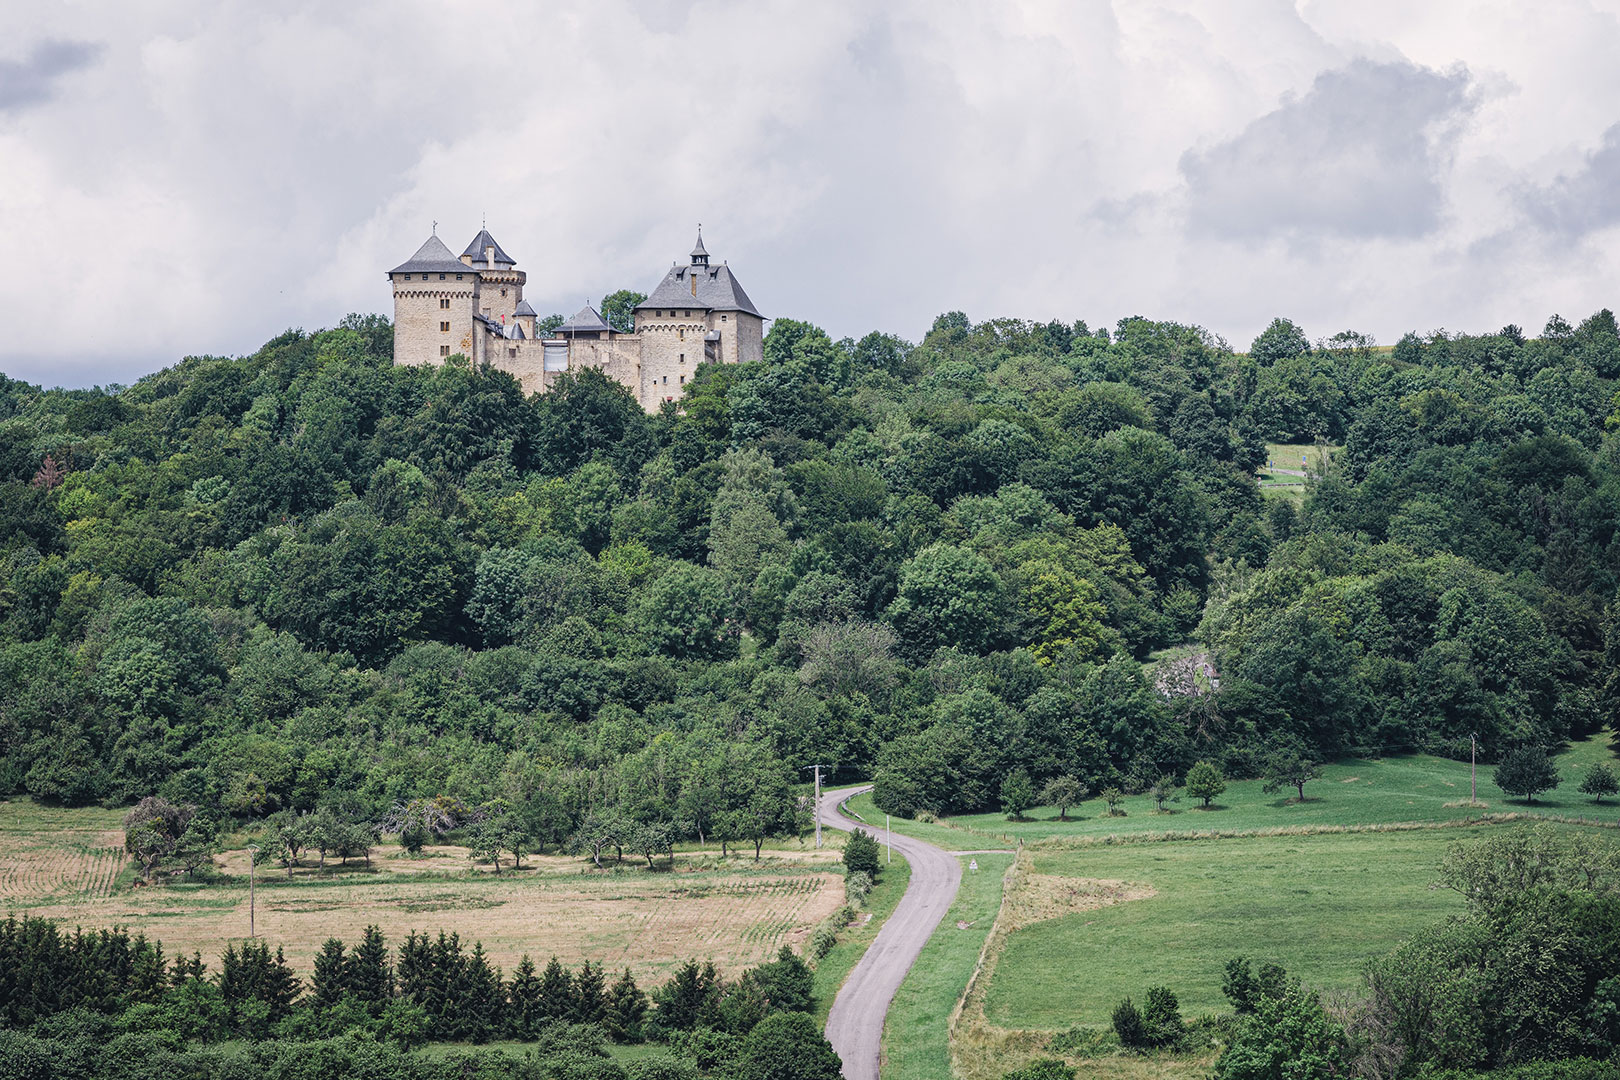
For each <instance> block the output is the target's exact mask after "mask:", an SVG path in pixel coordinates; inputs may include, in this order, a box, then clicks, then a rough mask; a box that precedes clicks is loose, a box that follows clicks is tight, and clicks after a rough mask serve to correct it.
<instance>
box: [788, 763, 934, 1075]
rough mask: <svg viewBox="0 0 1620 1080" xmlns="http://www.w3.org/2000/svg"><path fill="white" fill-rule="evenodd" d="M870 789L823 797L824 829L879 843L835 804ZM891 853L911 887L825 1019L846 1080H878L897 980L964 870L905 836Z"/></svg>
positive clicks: (878, 831) (924, 940)
mask: <svg viewBox="0 0 1620 1080" xmlns="http://www.w3.org/2000/svg"><path fill="white" fill-rule="evenodd" d="M868 787H870V785H864V786H861V787H852V788H840V789H838V790H836V791H827V792H823V793H822V796H821V805H820V806H819V807H818V808H817V812H818V814H819V815H820V817H821V822H822V824H823V825H830V826H832V827H833V828H835V829H844V830H846V831H848V830H851V829H855V828H857V827H864V828H867V829H868V830H869V831H871V832H872V833H873V835H875V836H877V837H878V838H879V839H880V840H881V839H882V830H881V829H874V828H872V827H871V826H869V825H868V826H862V825H861V823H860V822H857V821H852V820H851V819H849V818H846V817H844V816H843V815H842V814H840V813H839V812H838V804H839V803H841V802H843V801H844V800H846V799H848V798H850V797H851V796H852V795H856V794H858V793H860V792H862V791H865V790H867V788H868ZM894 849H895V850H896V851H898V852H899V853H900V854H902V855H904V856H905V857H906V859H907V861H909V862H910V863H911V884H910V885H908V886H907V887H906V894H905V896H903V897H901V898H900V903H899V905H898V906H896V907H895V909H894V914H893V915H890V916H889V921H888V922H886V923H884V924H883V929H882V930H880V931H878V936H877V940H875V941H873V942H872V946H871V948H869V949H867V950H866V955H865V956H863V957H861V962H860V963H859V964H856V965H855V970H854V971H852V972H850V974H849V978H848V979H846V980H845V981H844V985H843V988H842V989H840V990H839V991H838V996H837V997H836V998H834V999H833V1005H832V1012H831V1013H830V1014H829V1015H828V1016H827V1041H828V1042H830V1043H832V1046H833V1049H834V1050H836V1051H838V1056H839V1057H840V1058H842V1059H843V1062H844V1076H845V1078H846V1080H877V1075H878V1056H879V1053H880V1051H881V1049H882V1046H883V1020H884V1017H885V1016H887V1015H888V1012H889V1002H890V1001H892V1000H893V999H894V992H895V991H896V990H898V989H899V988H900V983H901V980H903V979H904V978H905V977H906V972H908V971H910V970H911V965H912V964H913V963H915V962H916V960H917V956H918V954H919V953H921V952H922V948H923V946H924V945H925V944H927V943H928V938H929V937H930V935H932V934H933V932H934V928H935V927H936V926H938V925H939V921H940V920H941V919H942V918H944V917H945V911H946V909H947V908H949V907H950V906H951V901H952V900H954V899H955V898H956V890H957V887H958V886H959V885H960V884H961V883H962V864H961V863H960V862H958V861H957V858H956V856H955V855H953V854H950V853H948V852H946V851H944V850H942V849H940V848H937V847H935V846H934V845H932V844H925V843H923V842H922V841H921V840H913V839H911V838H910V837H908V836H900V835H898V834H896V835H895V837H894Z"/></svg>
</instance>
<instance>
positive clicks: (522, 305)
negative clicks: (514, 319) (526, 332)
mask: <svg viewBox="0 0 1620 1080" xmlns="http://www.w3.org/2000/svg"><path fill="white" fill-rule="evenodd" d="M512 314H513V315H534V314H535V310H534V307H533V306H532V305H531V304H530V303H529V302H528V301H527V300H519V301H518V306H517V310H515V311H513V312H512ZM536 317H538V316H536Z"/></svg>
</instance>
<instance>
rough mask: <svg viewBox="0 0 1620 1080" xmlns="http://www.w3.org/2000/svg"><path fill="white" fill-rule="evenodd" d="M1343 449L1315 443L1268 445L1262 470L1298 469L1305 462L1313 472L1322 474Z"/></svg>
mask: <svg viewBox="0 0 1620 1080" xmlns="http://www.w3.org/2000/svg"><path fill="white" fill-rule="evenodd" d="M1342 449H1344V448H1343V447H1342V446H1317V445H1316V444H1315V443H1267V444H1266V462H1267V464H1266V465H1263V466H1261V470H1262V471H1264V470H1265V469H1267V468H1277V469H1298V468H1300V467H1301V462H1302V461H1303V462H1304V463H1305V465H1306V467H1308V468H1309V469H1311V471H1313V472H1321V471H1322V470H1323V469H1324V468H1325V467H1326V465H1327V463H1328V462H1329V461H1331V460H1332V459H1333V458H1334V457H1336V456H1337V455H1338V453H1339V451H1340V450H1342Z"/></svg>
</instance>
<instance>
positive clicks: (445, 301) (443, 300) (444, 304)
mask: <svg viewBox="0 0 1620 1080" xmlns="http://www.w3.org/2000/svg"><path fill="white" fill-rule="evenodd" d="M449 306H450V298H449V297H448V296H444V297H440V298H439V307H441V308H448V307H449Z"/></svg>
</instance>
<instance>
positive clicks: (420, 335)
mask: <svg viewBox="0 0 1620 1080" xmlns="http://www.w3.org/2000/svg"><path fill="white" fill-rule="evenodd" d="M388 280H389V283H390V285H391V286H392V287H393V291H394V363H396V364H439V363H443V362H444V361H445V360H446V359H447V358H448V357H451V356H454V355H456V354H458V353H460V354H462V355H465V356H467V357H468V358H470V359H471V360H472V361H473V362H474V363H478V364H488V365H490V366H491V367H495V368H499V369H500V370H502V371H508V372H511V373H512V375H514V376H515V377H516V378H517V380H518V382H519V383H520V384H521V385H522V386H523V389H524V392H525V393H536V392H538V393H544V392H545V391H547V390H549V389H550V388H551V385H552V384H553V383H554V382H555V380H556V378H557V376H558V375H560V374H561V373H563V372H566V371H580V370H583V369H585V368H596V369H597V370H599V371H601V372H602V373H604V374H605V375H607V376H608V377H610V378H612V379H616V380H618V381H619V382H621V383H623V384H624V385H625V386H628V387H629V388H630V390H631V392H632V393H634V394H635V395H636V398H637V400H639V401H640V402H641V407H642V408H644V409H646V410H647V411H648V412H656V411H658V409H659V407H660V406H662V405H663V403H664V402H666V401H677V400H679V399H680V397H681V395H682V393H683V392H684V388H685V386H686V382H687V380H688V379H689V378H691V376H692V372H693V371H694V369H696V367H697V365H698V364H700V363H703V362H705V361H707V362H710V363H721V364H738V363H746V362H748V361H754V360H759V359H761V358H762V356H763V355H764V338H765V319H764V316H762V315H761V314H760V313H759V309H758V308H756V307H755V306H754V302H753V301H752V300H751V299H749V297H748V293H747V292H745V291H744V290H743V287H742V285H741V283H740V282H738V281H737V279H736V277H735V276H733V274H732V272H731V268H730V267H729V266H727V265H726V264H725V263H724V262H722V263H720V264H719V265H718V266H715V265H711V264H710V262H709V253H708V251H707V249H705V248H704V246H703V234H702V230H699V232H698V239H697V244H696V246H694V247H693V249H692V253H691V255H690V262H688V263H685V264H676V265H675V266H672V267H671V268H670V269H669V271H668V273H666V274H665V275H664V278H663V280H662V281H660V282H659V283H658V284H657V285H656V286H655V287H654V288H653V291H652V292H651V293H650V294H649V295H648V297H647V299H646V300H644V301H642V302H641V303H640V304H639V305H637V307H636V311H635V328H634V329H633V330H632V331H631V332H630V333H621V332H620V331H617V330H614V329H613V328H612V327H610V326H609V325H608V324H607V322H606V320H604V319H603V318H602V316H601V313H600V312H598V311H597V310H596V309H595V308H593V307H590V306H589V305H587V306H586V307H584V308H582V309H581V310H580V311H578V312H576V313H575V314H574V315H573V316H572V317H570V318H569V319H568V320H567V321H565V322H564V323H563V324H562V325H561V326H559V327H557V329H556V330H555V331H553V332H552V333H551V334H549V335H545V336H538V335H537V321H538V320H537V317H536V313H535V310H534V308H533V307H532V306H531V305H530V304H529V302H528V301H526V300H524V299H523V286H524V285H525V284H526V283H527V281H528V275H527V274H525V273H524V272H523V271H522V270H519V269H518V268H517V262H516V260H514V259H513V258H512V257H511V256H509V255H507V254H506V252H505V251H504V250H502V248H501V245H500V244H499V243H497V242H496V240H495V238H494V237H493V236H491V235H490V233H489V230H488V229H482V230H480V231H479V233H478V235H477V236H475V237H473V239H472V242H471V243H470V244H468V245H467V249H466V250H465V251H463V252H462V253H461V255H460V257H457V256H455V255H453V254H452V253H451V251H450V249H449V248H447V247H445V245H444V241H442V240H440V239H439V237H438V232H437V230H436V229H435V231H434V233H433V235H431V236H429V237H428V238H427V240H426V241H425V242H424V243H423V244H422V246H421V247H419V248H417V250H416V254H414V255H412V256H411V257H410V258H409V259H407V260H406V261H405V262H403V263H401V264H400V265H398V266H396V267H394V269H392V270H390V271H388Z"/></svg>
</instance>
